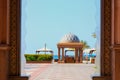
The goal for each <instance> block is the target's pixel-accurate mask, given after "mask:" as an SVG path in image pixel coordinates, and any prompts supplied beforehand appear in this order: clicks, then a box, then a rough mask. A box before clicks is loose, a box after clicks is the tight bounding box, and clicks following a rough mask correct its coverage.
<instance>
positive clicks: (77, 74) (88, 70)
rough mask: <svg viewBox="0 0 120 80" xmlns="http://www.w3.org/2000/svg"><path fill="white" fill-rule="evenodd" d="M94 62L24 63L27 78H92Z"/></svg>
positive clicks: (86, 79) (30, 79)
mask: <svg viewBox="0 0 120 80" xmlns="http://www.w3.org/2000/svg"><path fill="white" fill-rule="evenodd" d="M94 67H95V65H94V64H71V63H68V64H57V63H54V64H26V66H25V71H26V74H27V75H29V76H30V77H29V80H92V79H91V75H92V74H94V73H95V68H94Z"/></svg>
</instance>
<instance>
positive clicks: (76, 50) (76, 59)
mask: <svg viewBox="0 0 120 80" xmlns="http://www.w3.org/2000/svg"><path fill="white" fill-rule="evenodd" d="M75 62H76V63H78V49H77V48H75Z"/></svg>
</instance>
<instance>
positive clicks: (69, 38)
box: [60, 33, 80, 43]
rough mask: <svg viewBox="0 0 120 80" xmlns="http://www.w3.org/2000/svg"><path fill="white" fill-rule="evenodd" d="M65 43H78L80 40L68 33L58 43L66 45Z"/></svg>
mask: <svg viewBox="0 0 120 80" xmlns="http://www.w3.org/2000/svg"><path fill="white" fill-rule="evenodd" d="M66 42H80V40H79V38H78V37H77V36H76V35H75V34H72V33H68V34H66V35H64V37H63V38H62V39H61V41H60V43H66Z"/></svg>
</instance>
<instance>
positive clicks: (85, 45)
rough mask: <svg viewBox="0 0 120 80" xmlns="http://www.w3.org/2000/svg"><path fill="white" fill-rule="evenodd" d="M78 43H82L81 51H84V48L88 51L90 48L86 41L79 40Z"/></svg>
mask: <svg viewBox="0 0 120 80" xmlns="http://www.w3.org/2000/svg"><path fill="white" fill-rule="evenodd" d="M80 43H82V44H83V50H84V49H86V48H87V49H88V48H90V46H89V45H88V44H87V42H86V41H84V40H81V41H80Z"/></svg>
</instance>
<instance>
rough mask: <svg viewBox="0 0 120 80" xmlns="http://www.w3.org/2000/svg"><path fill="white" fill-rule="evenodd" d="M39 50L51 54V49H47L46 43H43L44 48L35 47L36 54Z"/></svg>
mask: <svg viewBox="0 0 120 80" xmlns="http://www.w3.org/2000/svg"><path fill="white" fill-rule="evenodd" d="M40 52H45V54H46V52H50V53H51V54H52V55H53V51H52V49H48V48H47V47H46V44H45V47H44V48H40V49H37V50H36V54H39V53H40Z"/></svg>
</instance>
